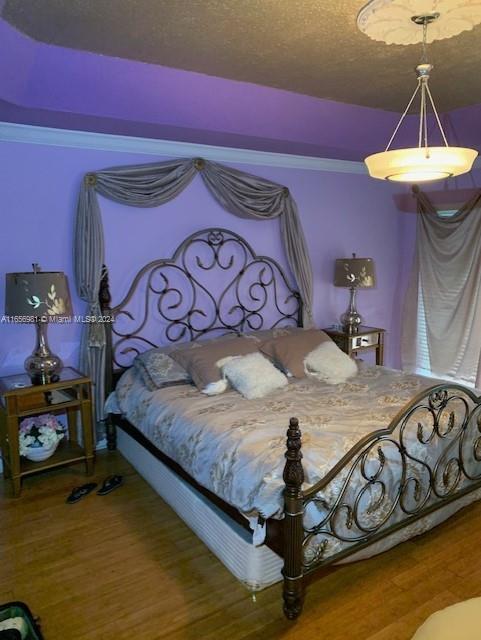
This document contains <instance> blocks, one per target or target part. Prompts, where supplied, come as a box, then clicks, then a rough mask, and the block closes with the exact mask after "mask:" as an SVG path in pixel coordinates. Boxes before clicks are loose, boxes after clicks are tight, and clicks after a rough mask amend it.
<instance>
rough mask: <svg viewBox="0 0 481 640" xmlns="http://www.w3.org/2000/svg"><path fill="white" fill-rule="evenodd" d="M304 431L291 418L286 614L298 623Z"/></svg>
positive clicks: (301, 589) (286, 469) (301, 597)
mask: <svg viewBox="0 0 481 640" xmlns="http://www.w3.org/2000/svg"><path fill="white" fill-rule="evenodd" d="M301 445H302V443H301V430H300V429H299V421H298V420H297V418H291V419H290V421H289V429H288V430H287V450H286V453H285V456H286V464H285V467H284V474H283V478H284V483H285V489H284V525H283V526H284V568H283V570H282V574H283V576H284V588H283V598H284V613H285V615H286V617H287V618H288V619H289V620H295V619H296V618H297V617H298V616H299V614H300V613H301V611H302V604H303V600H304V586H303V581H302V578H303V575H302V540H303V533H304V529H303V524H302V519H303V515H304V510H303V495H302V483H303V482H304V470H303V468H302V453H301Z"/></svg>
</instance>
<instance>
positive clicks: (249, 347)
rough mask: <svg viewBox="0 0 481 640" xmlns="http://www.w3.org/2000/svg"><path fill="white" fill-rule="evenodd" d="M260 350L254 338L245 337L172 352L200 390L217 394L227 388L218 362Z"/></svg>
mask: <svg viewBox="0 0 481 640" xmlns="http://www.w3.org/2000/svg"><path fill="white" fill-rule="evenodd" d="M255 351H258V346H257V344H256V343H255V342H253V341H252V340H245V339H244V338H219V339H217V340H212V341H211V342H207V343H205V344H202V343H201V342H197V343H195V345H193V346H192V348H191V349H179V350H176V351H172V352H171V354H170V355H171V357H172V358H173V359H174V360H175V361H176V362H177V364H179V365H180V366H181V367H183V368H184V369H185V370H186V371H187V372H188V373H189V375H190V376H191V377H192V380H193V381H194V384H195V386H196V387H197V388H198V389H199V391H203V392H204V393H207V394H208V395H215V394H217V393H222V392H223V391H225V390H226V388H227V384H224V385H222V384H221V381H222V380H223V377H222V372H221V370H220V369H219V367H218V366H217V362H218V361H219V360H222V359H223V358H226V357H228V356H242V355H246V354H248V353H253V352H255Z"/></svg>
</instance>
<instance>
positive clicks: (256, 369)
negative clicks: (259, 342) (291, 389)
mask: <svg viewBox="0 0 481 640" xmlns="http://www.w3.org/2000/svg"><path fill="white" fill-rule="evenodd" d="M219 364H220V365H222V372H223V374H224V375H225V377H226V378H227V380H228V381H229V382H230V383H231V385H232V386H233V387H234V389H235V390H236V391H238V392H239V393H241V394H242V395H243V396H244V398H247V399H248V400H253V399H254V398H263V397H264V396H265V395H267V394H268V393H271V392H272V391H275V390H276V389H280V388H281V387H285V386H286V385H287V378H286V376H285V375H284V374H283V373H281V371H279V369H276V368H275V366H274V365H273V364H272V362H269V360H268V359H267V358H265V357H264V356H263V355H262V354H261V353H250V354H248V355H246V356H239V357H233V358H228V359H227V362H226V360H224V361H221V362H220V363H219Z"/></svg>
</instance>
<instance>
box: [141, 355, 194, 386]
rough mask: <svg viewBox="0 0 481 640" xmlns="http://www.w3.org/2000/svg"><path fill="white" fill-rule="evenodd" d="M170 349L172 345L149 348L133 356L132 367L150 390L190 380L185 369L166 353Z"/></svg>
mask: <svg viewBox="0 0 481 640" xmlns="http://www.w3.org/2000/svg"><path fill="white" fill-rule="evenodd" d="M171 350H172V347H166V348H159V349H149V350H148V351H145V352H144V353H141V354H139V355H138V356H137V357H136V358H135V360H134V368H135V370H136V371H138V373H139V374H140V377H141V378H142V382H143V383H144V385H145V386H146V387H147V389H149V390H150V391H155V390H156V389H162V388H164V387H170V386H172V385H175V384H186V383H188V382H192V378H191V377H190V375H189V374H188V373H187V371H186V370H185V369H184V368H183V367H181V366H180V365H179V364H178V363H177V362H175V360H173V359H172V358H171V357H170V355H168V353H166V352H167V351H171Z"/></svg>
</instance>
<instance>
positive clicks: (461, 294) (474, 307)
mask: <svg viewBox="0 0 481 640" xmlns="http://www.w3.org/2000/svg"><path fill="white" fill-rule="evenodd" d="M413 193H414V196H415V197H416V199H417V211H418V215H417V231H416V250H415V256H414V262H413V267H412V272H411V277H410V281H409V284H408V289H407V292H406V299H405V305H404V313H403V316H404V317H403V336H402V356H403V366H404V368H406V369H408V370H411V371H413V370H414V369H416V366H417V345H418V344H419V340H418V321H417V318H418V309H419V306H420V305H421V304H422V305H423V307H424V312H425V319H426V339H427V346H428V350H429V356H430V362H431V371H432V373H433V374H434V375H438V376H443V377H444V376H449V377H453V378H456V379H458V380H460V381H465V382H470V383H473V382H475V383H476V386H477V387H480V386H481V331H480V328H479V327H480V325H479V322H480V321H479V318H480V317H481V191H479V192H478V193H477V194H475V196H474V197H473V198H472V199H471V200H469V201H468V202H467V203H466V204H465V205H463V206H462V207H461V208H460V209H459V211H457V212H456V213H455V214H454V215H452V216H449V217H441V216H439V215H438V213H437V211H436V209H435V207H434V206H433V204H432V203H431V201H430V200H429V198H428V196H427V195H426V194H425V193H423V192H422V191H420V190H419V188H418V187H414V188H413ZM476 372H477V373H476ZM475 378H476V379H475Z"/></svg>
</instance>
